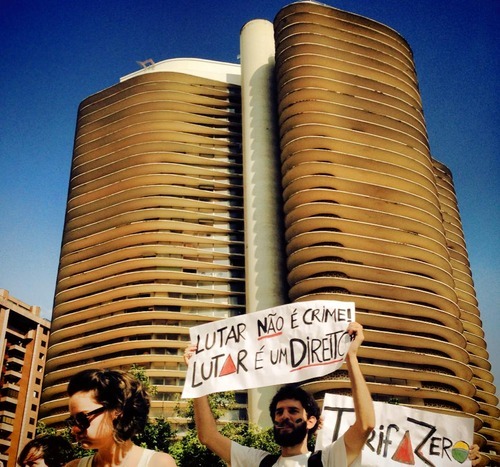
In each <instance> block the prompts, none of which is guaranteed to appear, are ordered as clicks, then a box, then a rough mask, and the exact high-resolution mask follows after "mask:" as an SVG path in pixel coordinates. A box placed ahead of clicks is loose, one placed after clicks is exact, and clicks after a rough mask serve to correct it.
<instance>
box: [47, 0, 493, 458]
mask: <svg viewBox="0 0 500 467" xmlns="http://www.w3.org/2000/svg"><path fill="white" fill-rule="evenodd" d="M241 51H242V53H241V65H232V64H226V63H219V62H210V61H202V60H194V59H189V60H188V59H177V60H167V61H165V62H161V63H158V64H152V65H151V66H149V67H147V68H145V69H143V70H140V71H139V72H136V73H133V74H131V75H129V76H127V77H125V78H124V79H123V80H122V81H121V82H120V83H118V84H116V85H114V86H112V87H110V88H108V89H106V90H104V91H102V92H99V93H97V94H95V95H93V96H91V97H89V98H88V99H86V100H84V101H83V102H82V104H81V106H80V109H79V112H78V122H77V131H76V136H75V145H74V153H73V165H72V170H71V180H70V187H69V194H68V204H67V213H66V222H65V228H64V236H63V243H62V249H61V258H60V268H59V276H58V281H57V288H56V296H55V302H54V314H53V323H52V334H51V338H50V345H49V350H48V360H47V363H46V377H45V381H44V391H43V394H42V406H41V418H42V420H43V421H44V422H45V423H47V424H49V425H53V426H56V427H57V426H58V425H59V424H60V423H62V421H63V420H64V418H65V417H66V416H67V408H66V403H67V399H66V394H65V390H66V384H67V381H68V379H69V378H70V376H71V375H72V374H73V373H75V372H76V371H78V370H80V369H83V368H89V367H113V368H129V367H130V366H131V365H133V364H135V365H137V366H140V367H143V368H145V370H146V373H147V375H148V376H149V377H150V379H151V382H152V384H154V385H155V386H156V387H157V389H158V394H157V395H156V396H155V400H154V401H153V411H152V415H153V416H159V415H164V416H166V417H171V416H172V415H173V410H174V408H175V405H176V404H177V402H176V401H177V395H178V394H179V393H180V392H181V391H182V386H183V382H184V375H185V368H184V365H183V359H182V350H183V348H184V347H185V346H186V343H187V341H188V340H189V327H190V326H193V325H196V324H200V323H203V322H206V321H209V320H214V319H219V318H224V317H228V316H231V315H235V314H239V313H244V312H252V311H256V310H259V309H263V308H267V307H270V306H275V305H279V304H281V303H284V302H287V301H288V302H293V301H305V300H329V299H331V300H345V301H350V302H351V301H354V302H355V303H356V309H357V320H359V321H360V322H361V323H362V324H363V325H364V327H365V331H366V332H365V336H366V340H365V343H364V345H363V346H362V348H361V351H360V357H361V364H362V370H363V373H364V375H365V377H366V379H367V381H368V384H369V387H370V390H371V392H372V394H373V397H374V399H375V400H379V401H390V402H396V403H399V404H403V405H408V406H413V407H419V408H425V409H427V410H432V411H437V412H441V413H447V414H459V415H460V414H464V415H467V416H470V417H472V418H473V419H474V423H475V442H477V443H478V444H479V445H480V446H481V448H482V452H483V453H484V455H485V459H487V458H490V459H492V461H493V462H498V461H500V457H499V454H500V424H499V416H500V409H499V407H498V398H497V396H496V395H495V392H496V389H495V385H494V381H493V376H492V374H491V372H490V364H489V362H488V352H487V350H486V343H485V340H484V332H483V330H482V324H481V319H480V313H479V310H478V306H477V300H476V297H475V291H474V285H473V281H472V273H471V270H470V266H469V261H468V257H467V249H466V245H465V239H464V235H463V232H462V227H461V221H460V215H459V210H458V203H457V200H456V196H455V192H454V187H453V179H452V176H451V173H450V171H449V170H448V168H446V167H445V166H444V165H443V164H441V163H440V162H438V161H436V160H435V159H433V157H432V155H431V151H430V149H429V142H428V138H427V131H426V126H425V120H424V116H423V109H422V102H421V98H420V93H419V88H418V81H417V76H416V71H415V65H414V62H413V57H412V51H411V49H410V47H409V45H408V44H407V42H406V41H405V40H404V39H403V38H402V37H401V36H400V35H399V34H398V33H397V32H396V31H394V30H392V29H391V28H389V27H387V26H385V25H383V24H380V23H378V22H376V21H373V20H371V19H368V18H364V17H362V16H359V15H355V14H352V13H348V12H345V11H341V10H338V9H335V8H331V7H329V6H327V5H323V4H320V3H316V2H312V1H307V2H306V1H304V2H297V3H293V4H291V5H288V6H286V7H284V8H283V9H282V10H280V11H279V12H278V14H277V16H276V18H275V20H274V23H270V22H269V21H265V20H256V21H252V22H250V23H247V24H246V25H245V26H244V27H243V29H242V32H241ZM278 384H279V382H278ZM304 386H305V387H306V388H307V389H308V390H309V391H311V392H312V393H314V395H315V397H316V398H317V399H319V400H321V399H322V398H323V396H324V394H325V393H326V392H331V393H340V394H344V393H345V394H349V388H350V384H349V380H348V378H347V372H346V370H345V368H342V369H341V370H339V371H337V372H335V373H333V374H331V375H328V376H327V377H324V378H322V379H318V380H316V381H312V382H307V383H306V384H305V385H304ZM264 393H265V391H263V392H262V393H260V394H259V393H258V391H257V393H252V392H249V395H248V404H247V407H248V418H250V419H251V420H252V421H260V418H259V417H260V415H261V413H262V410H263V408H264V412H265V411H266V410H265V406H266V402H267V401H266V400H265V397H263V394H264ZM239 402H241V403H242V406H241V407H244V406H245V404H246V402H247V401H246V399H245V398H244V397H243V398H242V399H239ZM235 416H238V415H235ZM240 416H241V414H240ZM243 418H246V415H243Z"/></svg>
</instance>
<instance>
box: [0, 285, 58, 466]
mask: <svg viewBox="0 0 500 467" xmlns="http://www.w3.org/2000/svg"><path fill="white" fill-rule="evenodd" d="M49 334H50V322H49V321H47V320H46V319H44V318H41V317H40V307H38V306H30V305H27V304H26V303H23V302H21V301H20V300H18V299H17V298H15V297H13V296H12V295H10V294H9V292H8V291H7V290H5V289H0V362H2V367H1V374H0V461H1V462H3V465H5V466H6V467H15V466H16V465H17V464H16V459H17V456H18V454H19V453H20V451H21V449H22V448H23V447H24V445H25V444H26V443H27V442H28V441H29V440H30V439H32V438H34V437H35V431H36V421H37V417H38V409H39V405H40V395H41V392H42V381H43V372H44V367H45V359H46V356H47V348H48V343H49Z"/></svg>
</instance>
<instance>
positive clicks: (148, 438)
mask: <svg viewBox="0 0 500 467" xmlns="http://www.w3.org/2000/svg"><path fill="white" fill-rule="evenodd" d="M175 435H176V432H175V431H174V430H173V429H172V426H171V425H170V423H169V422H168V421H167V420H165V419H164V418H163V417H160V418H157V419H152V420H149V421H148V422H147V423H146V426H145V428H144V431H143V432H142V433H139V434H137V435H136V436H135V437H134V442H135V443H136V444H138V445H139V446H142V447H145V448H149V449H153V450H154V451H162V452H169V450H170V445H171V444H172V443H173V442H174V440H175Z"/></svg>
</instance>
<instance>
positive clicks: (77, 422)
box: [66, 406, 106, 431]
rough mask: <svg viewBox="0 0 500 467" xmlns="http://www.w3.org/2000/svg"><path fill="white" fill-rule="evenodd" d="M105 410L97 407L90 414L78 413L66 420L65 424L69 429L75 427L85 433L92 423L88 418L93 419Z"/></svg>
mask: <svg viewBox="0 0 500 467" xmlns="http://www.w3.org/2000/svg"><path fill="white" fill-rule="evenodd" d="M105 410H106V407H104V406H103V407H99V408H98V409H95V410H92V411H91V412H78V413H77V414H75V415H73V416H71V417H69V418H67V419H66V423H67V424H68V426H69V427H70V428H73V427H74V426H76V427H77V428H78V429H80V430H81V431H85V430H86V429H87V428H88V427H89V426H90V422H91V421H92V420H91V419H90V417H95V416H97V415H99V414H101V413H103V412H104V411H105Z"/></svg>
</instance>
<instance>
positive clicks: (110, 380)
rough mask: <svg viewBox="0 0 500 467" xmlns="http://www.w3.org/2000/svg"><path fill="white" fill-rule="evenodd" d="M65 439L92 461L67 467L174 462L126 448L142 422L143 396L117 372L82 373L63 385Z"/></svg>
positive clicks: (166, 465)
mask: <svg viewBox="0 0 500 467" xmlns="http://www.w3.org/2000/svg"><path fill="white" fill-rule="evenodd" d="M68 395H69V412H70V414H71V416H70V417H69V419H68V420H67V421H68V424H69V425H70V427H71V433H72V434H73V436H74V437H75V438H76V440H77V441H78V442H79V444H80V445H81V446H82V447H83V448H85V449H94V450H96V451H97V453H96V454H95V455H92V456H87V457H83V458H81V459H75V460H73V461H71V462H70V463H68V464H67V466H68V467H117V466H121V467H160V466H161V467H175V465H176V464H175V461H174V459H173V458H172V457H171V456H170V455H168V454H166V453H163V452H155V451H151V450H149V449H145V448H142V447H140V446H137V445H136V444H134V443H133V442H132V438H133V436H134V435H135V434H138V433H141V432H142V431H143V430H144V427H145V425H146V422H147V420H148V413H149V407H150V402H149V396H148V394H147V393H146V391H145V390H144V388H143V386H142V384H141V382H140V381H138V380H137V379H136V378H134V377H133V376H132V375H130V374H129V373H126V372H124V371H118V370H84V371H82V372H80V373H78V374H76V375H75V376H73V377H72V378H71V380H70V382H69V384H68Z"/></svg>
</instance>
